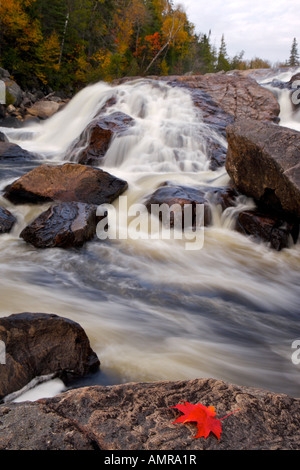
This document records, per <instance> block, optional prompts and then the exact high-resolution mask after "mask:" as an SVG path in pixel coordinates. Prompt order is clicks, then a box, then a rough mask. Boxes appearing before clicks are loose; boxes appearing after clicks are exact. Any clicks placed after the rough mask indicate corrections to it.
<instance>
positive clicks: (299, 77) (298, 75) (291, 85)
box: [287, 73, 300, 90]
mask: <svg viewBox="0 0 300 470" xmlns="http://www.w3.org/2000/svg"><path fill="white" fill-rule="evenodd" d="M296 81H298V82H300V73H296V74H295V75H293V76H292V78H291V79H290V81H289V82H288V84H287V86H288V88H289V89H290V90H292V89H293V88H295V82H296ZM297 88H299V84H298V87H297Z"/></svg>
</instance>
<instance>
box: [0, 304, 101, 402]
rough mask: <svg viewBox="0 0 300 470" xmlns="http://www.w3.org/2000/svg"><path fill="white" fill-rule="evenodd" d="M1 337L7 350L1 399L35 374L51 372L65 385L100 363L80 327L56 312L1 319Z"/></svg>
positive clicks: (1, 374) (0, 375)
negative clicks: (53, 313)
mask: <svg viewBox="0 0 300 470" xmlns="http://www.w3.org/2000/svg"><path fill="white" fill-rule="evenodd" d="M0 340H1V341H2V342H4V344H5V351H6V361H5V362H6V363H5V364H3V365H0V399H3V398H4V397H6V396H7V395H9V394H11V393H13V392H16V391H18V390H20V389H22V388H23V387H24V386H26V385H27V384H29V383H30V382H31V381H32V380H33V379H35V378H37V377H41V376H48V375H53V376H56V377H60V378H61V379H62V380H63V381H64V382H65V383H66V384H67V383H70V381H72V379H78V377H82V376H84V375H86V374H89V373H91V372H95V371H96V370H98V368H99V365H100V362H99V359H98V357H97V355H96V354H95V353H94V352H93V350H92V349H91V347H90V342H89V339H88V337H87V336H86V334H85V332H84V330H83V329H82V328H81V326H80V325H79V324H78V323H75V322H73V321H72V320H69V319H66V318H61V317H59V316H57V315H52V314H43V313H21V314H16V315H11V316H9V317H5V318H0Z"/></svg>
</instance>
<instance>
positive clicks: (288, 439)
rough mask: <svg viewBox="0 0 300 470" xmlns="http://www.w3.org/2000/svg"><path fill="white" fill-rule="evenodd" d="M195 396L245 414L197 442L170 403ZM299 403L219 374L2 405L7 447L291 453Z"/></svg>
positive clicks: (1, 444)
mask: <svg viewBox="0 0 300 470" xmlns="http://www.w3.org/2000/svg"><path fill="white" fill-rule="evenodd" d="M184 401H188V402H190V403H193V404H196V403H202V404H204V405H205V406H210V405H212V406H215V408H216V415H217V416H216V417H217V418H219V419H220V418H222V417H224V416H226V415H227V414H228V413H230V412H231V411H234V410H237V409H239V411H238V412H236V413H234V414H233V415H231V416H229V417H228V418H226V419H225V420H223V421H221V423H222V434H221V439H220V440H217V439H216V438H215V437H214V435H213V434H210V435H209V436H208V438H207V439H204V438H200V439H194V436H195V435H196V432H197V431H196V426H195V424H194V423H189V424H185V425H184V424H173V422H174V421H175V419H176V418H177V417H179V416H181V413H180V412H179V411H178V410H175V409H171V408H170V407H172V406H175V405H177V404H178V403H183V402H184ZM299 426H300V400H299V399H295V398H291V397H289V396H287V395H278V394H275V393H269V392H267V391H263V390H258V389H252V388H246V387H239V386H235V385H229V384H226V383H225V382H222V381H218V380H213V379H198V380H191V381H181V382H155V383H140V384H139V383H130V384H126V385H117V386H111V387H100V386H96V387H86V388H82V389H77V390H71V391H68V392H65V393H63V394H61V395H58V396H57V397H55V398H51V399H45V400H39V401H38V402H35V403H24V404H9V405H2V406H1V407H0V449H16V450H23V449H24V450H25V449H33V450H46V449H48V450H50V449H52V450H55V449H58V450H68V449H76V450H83V449H97V450H112V451H117V450H123V451H124V450H130V451H134V450H151V451H153V450H163V451H172V450H184V451H197V450H287V449H294V450H296V449H299V445H300V437H299V433H298V429H299Z"/></svg>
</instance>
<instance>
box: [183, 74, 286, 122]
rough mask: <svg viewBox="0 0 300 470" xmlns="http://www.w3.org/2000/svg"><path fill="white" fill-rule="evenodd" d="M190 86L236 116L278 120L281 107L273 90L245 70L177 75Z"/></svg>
mask: <svg viewBox="0 0 300 470" xmlns="http://www.w3.org/2000/svg"><path fill="white" fill-rule="evenodd" d="M175 81H177V82H178V83H180V82H181V83H184V84H185V86H188V87H189V88H190V89H198V90H202V91H204V92H205V93H207V94H208V95H209V96H210V97H211V99H212V100H213V102H214V103H215V104H216V105H217V106H218V107H219V108H220V109H221V110H223V112H225V113H226V114H229V115H230V116H232V117H233V118H234V120H237V119H243V118H250V119H255V120H257V121H273V122H278V116H279V113H280V107H279V104H278V101H277V99H276V98H275V96H274V95H273V93H272V92H270V91H269V90H267V89H266V88H264V87H262V86H260V85H259V84H258V83H257V82H256V80H254V79H253V78H251V77H249V76H245V75H243V74H238V73H237V74H235V73H231V72H228V73H212V74H206V75H193V76H183V77H177V78H176V79H175Z"/></svg>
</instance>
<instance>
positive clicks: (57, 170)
mask: <svg viewBox="0 0 300 470" xmlns="http://www.w3.org/2000/svg"><path fill="white" fill-rule="evenodd" d="M127 186H128V185H127V182H126V181H123V180H121V179H119V178H117V177H115V176H113V175H110V174H109V173H107V172H105V171H102V170H99V169H97V168H92V167H86V166H85V165H78V164H74V163H66V164H64V165H56V166H51V165H41V166H39V167H37V168H35V169H34V170H32V171H30V172H29V173H27V174H26V175H24V176H22V177H21V178H19V179H18V180H17V181H15V182H14V183H13V184H11V185H10V186H9V187H7V188H6V190H5V194H4V197H6V198H7V199H8V200H10V201H11V202H13V203H14V204H27V203H33V204H38V203H41V202H47V201H57V202H73V201H74V202H82V203H86V204H96V205H100V204H103V203H111V202H112V201H114V200H115V199H116V198H117V197H118V196H119V195H120V194H122V193H123V192H124V191H125V190H126V189H127Z"/></svg>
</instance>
